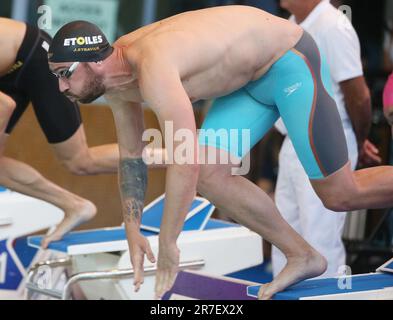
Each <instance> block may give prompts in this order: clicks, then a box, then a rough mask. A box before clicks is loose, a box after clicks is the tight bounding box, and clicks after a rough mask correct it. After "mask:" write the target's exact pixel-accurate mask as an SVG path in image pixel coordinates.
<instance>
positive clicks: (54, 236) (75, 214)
mask: <svg viewBox="0 0 393 320" xmlns="http://www.w3.org/2000/svg"><path fill="white" fill-rule="evenodd" d="M96 213H97V208H96V206H95V205H94V204H93V203H92V202H90V201H88V200H84V199H82V200H79V201H78V202H77V203H75V204H73V206H72V208H70V209H67V210H66V211H65V212H64V219H63V221H61V222H60V223H59V225H58V226H57V227H56V229H55V230H54V231H53V232H52V233H51V234H49V235H47V236H46V237H45V238H44V239H43V240H42V242H41V247H42V248H43V249H46V248H47V247H48V244H49V243H50V242H52V241H57V240H60V239H61V238H62V237H63V236H64V235H65V234H66V233H67V232H69V231H71V230H72V229H74V228H76V227H77V226H79V225H80V224H82V223H85V222H87V221H89V220H91V219H92V218H94V216H95V215H96Z"/></svg>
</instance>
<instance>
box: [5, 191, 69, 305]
mask: <svg viewBox="0 0 393 320" xmlns="http://www.w3.org/2000/svg"><path fill="white" fill-rule="evenodd" d="M63 216H64V214H63V212H62V211H61V210H60V209H58V208H56V207H55V206H53V205H51V204H49V203H47V202H44V201H42V200H38V199H35V198H31V197H28V196H25V195H23V194H20V193H17V192H13V191H10V190H4V189H3V188H1V191H0V300H1V299H23V293H24V278H25V276H26V274H27V269H28V268H29V267H30V265H31V264H33V263H35V259H38V253H37V251H36V250H33V249H32V248H29V247H28V246H27V241H26V237H27V236H28V235H29V234H32V233H35V232H39V231H42V230H44V229H48V228H51V227H53V226H54V225H56V224H58V223H59V222H60V221H61V220H62V218H63Z"/></svg>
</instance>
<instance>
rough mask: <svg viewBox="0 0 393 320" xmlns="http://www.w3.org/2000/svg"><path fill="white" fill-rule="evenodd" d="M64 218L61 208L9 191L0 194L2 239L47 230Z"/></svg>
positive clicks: (0, 230)
mask: <svg viewBox="0 0 393 320" xmlns="http://www.w3.org/2000/svg"><path fill="white" fill-rule="evenodd" d="M63 216H64V213H63V212H62V211H61V210H60V209H59V208H57V207H55V206H53V205H51V204H50V203H47V202H45V201H42V200H38V199H35V198H31V197H28V196H25V195H23V194H20V193H17V192H12V191H9V190H7V191H3V192H0V239H6V238H9V237H13V238H16V237H20V236H23V235H28V234H31V233H34V232H38V231H41V230H43V229H47V228H49V227H52V226H54V225H56V224H58V223H59V222H60V221H61V219H62V218H63ZM2 222H3V223H2Z"/></svg>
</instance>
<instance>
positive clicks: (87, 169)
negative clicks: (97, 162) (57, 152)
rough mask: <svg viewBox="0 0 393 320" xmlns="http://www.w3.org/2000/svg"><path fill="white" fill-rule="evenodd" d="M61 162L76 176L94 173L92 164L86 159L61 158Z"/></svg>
mask: <svg viewBox="0 0 393 320" xmlns="http://www.w3.org/2000/svg"><path fill="white" fill-rule="evenodd" d="M62 164H63V166H64V167H65V168H66V169H67V170H68V171H69V172H70V173H72V174H74V175H77V176H88V175H94V174H96V171H95V170H94V167H93V165H92V164H91V163H90V161H88V160H83V159H80V158H79V159H77V158H73V159H71V160H62Z"/></svg>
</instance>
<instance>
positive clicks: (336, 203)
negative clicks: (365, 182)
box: [319, 187, 359, 212]
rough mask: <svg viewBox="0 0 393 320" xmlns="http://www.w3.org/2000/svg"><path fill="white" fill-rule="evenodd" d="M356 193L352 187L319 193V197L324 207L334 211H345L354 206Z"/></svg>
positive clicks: (350, 209) (352, 208) (355, 189)
mask: <svg viewBox="0 0 393 320" xmlns="http://www.w3.org/2000/svg"><path fill="white" fill-rule="evenodd" d="M358 194H359V193H358V190H357V188H356V187H354V188H352V189H346V190H340V189H338V190H335V191H334V192H331V193H324V194H320V195H319V198H320V199H321V201H322V203H323V205H324V206H325V208H327V209H329V210H331V211H334V212H346V211H352V210H354V209H355V208H356V199H357V195H358Z"/></svg>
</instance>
